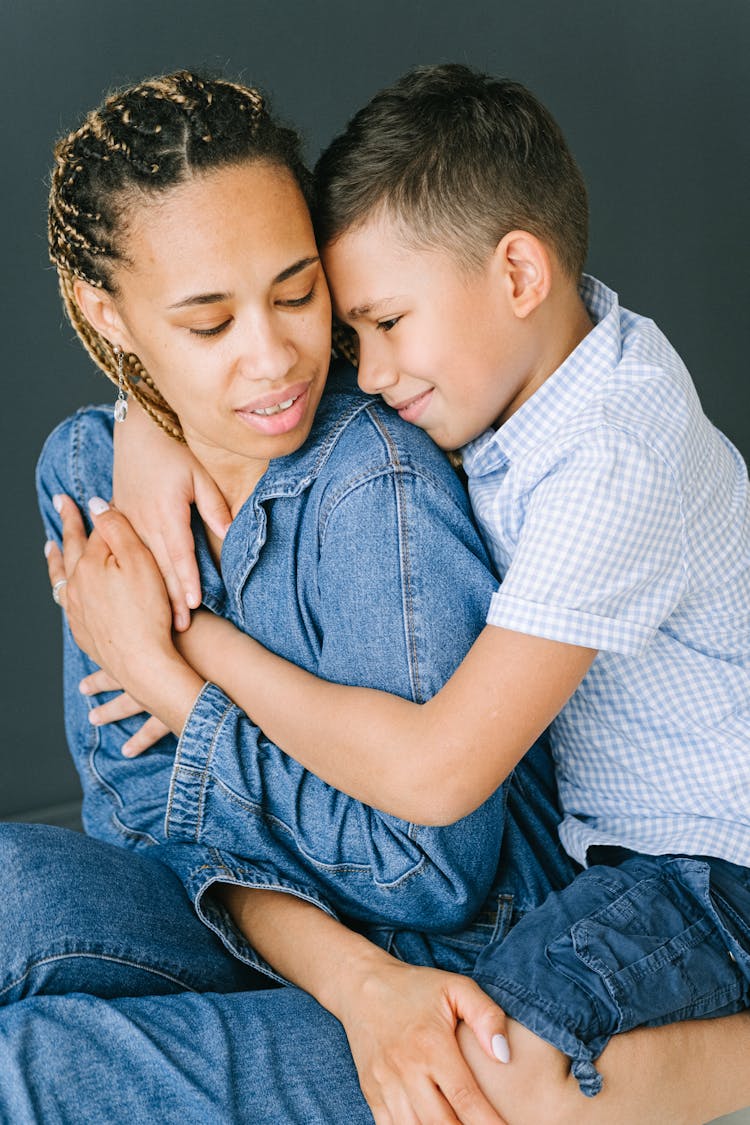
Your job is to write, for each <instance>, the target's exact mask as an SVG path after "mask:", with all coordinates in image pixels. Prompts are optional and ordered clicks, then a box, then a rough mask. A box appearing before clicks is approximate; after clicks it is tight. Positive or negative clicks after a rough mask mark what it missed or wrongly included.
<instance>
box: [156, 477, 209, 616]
mask: <svg viewBox="0 0 750 1125" xmlns="http://www.w3.org/2000/svg"><path fill="white" fill-rule="evenodd" d="M219 495H221V494H219ZM221 502H222V504H223V503H224V501H223V499H222V501H221ZM206 522H208V521H206ZM209 526H210V525H209ZM162 537H163V543H164V551H165V553H166V555H167V557H168V559H169V567H170V568H171V570H172V571H173V572H174V575H175V579H176V581H177V582H178V583H179V586H180V589H181V594H180V599H179V600H181V601H182V602H184V608H185V609H187V608H188V607H190V609H197V608H198V606H199V605H200V604H201V580H200V574H199V573H198V563H197V560H196V558H195V543H194V542H193V533H192V530H191V528H190V505H189V504H188V503H187V502H186V503H185V507H184V508H183V509H182V510H181V511H180V512H177V513H176V514H175V518H174V520H172V521H170V522H169V523H168V524H167V525H166V526H165V528H164V531H163V533H162ZM222 538H223V537H222ZM157 561H158V560H157ZM160 565H161V564H160ZM165 573H166V572H165ZM170 595H171V590H170ZM172 600H173V602H174V601H175V600H177V599H176V598H174V597H173V599H172ZM175 620H176V615H175ZM189 624H190V621H189V618H188V621H187V622H185V626H184V627H185V628H187V626H188V625H189ZM175 627H176V628H179V626H178V625H175Z"/></svg>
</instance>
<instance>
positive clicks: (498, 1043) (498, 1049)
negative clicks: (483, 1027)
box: [492, 1035, 510, 1063]
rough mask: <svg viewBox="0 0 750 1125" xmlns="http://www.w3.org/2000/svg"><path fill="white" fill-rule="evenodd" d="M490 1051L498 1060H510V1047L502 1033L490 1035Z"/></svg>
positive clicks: (504, 1061) (502, 1061)
mask: <svg viewBox="0 0 750 1125" xmlns="http://www.w3.org/2000/svg"><path fill="white" fill-rule="evenodd" d="M492 1053H493V1055H494V1056H495V1058H496V1059H497V1060H498V1062H501V1063H507V1062H510V1047H509V1046H508V1040H507V1039H506V1038H505V1036H504V1035H493V1036H492Z"/></svg>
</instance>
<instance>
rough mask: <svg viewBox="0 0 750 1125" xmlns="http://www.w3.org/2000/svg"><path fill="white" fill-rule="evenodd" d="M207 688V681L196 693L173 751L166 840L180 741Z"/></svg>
mask: <svg viewBox="0 0 750 1125" xmlns="http://www.w3.org/2000/svg"><path fill="white" fill-rule="evenodd" d="M208 686H209V684H208V681H207V682H206V683H205V684H204V685H203V687H202V688H201V690H200V691H199V692H198V695H197V696H196V698H195V700H194V702H193V706H192V707H191V708H190V711H189V712H188V717H187V719H186V720H185V725H184V726H183V728H182V731H181V733H180V737H179V738H178V739H177V747H176V749H175V755H174V763H173V764H172V776H171V777H170V779H169V793H168V794H167V808H166V811H165V813H164V835H165V836H166V837H167V838H169V821H170V817H171V813H172V806H173V804H174V791H175V782H176V779H177V774H178V772H179V771H180V770H181V768H182V766H181V760H182V749H183V741H182V739H183V735H184V733H185V731H186V730H187V728H188V726H189V725H190V721H191V719H192V718H193V715H194V714H195V709H196V707H197V706H198V703H199V701H200V700H201V699H202V697H203V693H204V692H205V691H206V689H207V688H208Z"/></svg>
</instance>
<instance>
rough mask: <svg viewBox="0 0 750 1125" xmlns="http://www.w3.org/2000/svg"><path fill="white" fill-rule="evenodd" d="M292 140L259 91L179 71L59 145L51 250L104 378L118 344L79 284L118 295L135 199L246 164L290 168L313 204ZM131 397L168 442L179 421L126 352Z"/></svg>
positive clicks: (106, 110)
mask: <svg viewBox="0 0 750 1125" xmlns="http://www.w3.org/2000/svg"><path fill="white" fill-rule="evenodd" d="M300 147H301V146H300V138H299V136H298V134H297V133H296V132H295V131H294V130H293V129H290V128H288V127H286V126H284V125H281V124H279V123H278V122H276V121H274V119H273V118H272V117H271V116H270V114H269V112H268V109H267V106H266V103H265V101H264V99H263V97H262V96H261V94H260V93H259V92H258V91H257V90H255V89H252V88H250V87H246V86H241V85H238V84H236V83H233V82H228V81H225V80H223V79H209V78H203V77H199V76H197V75H195V74H191V73H189V72H188V71H179V72H177V73H175V74H167V75H164V76H162V77H160V78H152V79H148V80H147V81H145V82H142V83H140V84H139V85H137V86H133V87H130V88H129V89H126V90H121V91H119V92H117V93H115V94H112V95H111V96H110V97H108V98H107V99H106V101H105V102H104V103H103V104H102V105H101V106H100V107H99V108H98V109H94V110H92V111H91V112H90V113H89V114H88V115H87V116H86V118H85V120H84V122H83V124H82V125H81V126H80V128H78V129H76V130H75V131H74V132H72V133H70V134H68V136H66V137H63V138H62V139H61V140H59V141H58V143H57V144H56V146H55V152H54V155H55V166H54V169H53V172H52V184H51V188H50V196H49V225H48V232H49V253H50V258H51V259H52V261H53V262H54V264H55V266H56V267H57V274H58V279H59V282H60V292H61V295H62V299H63V304H64V306H65V310H66V312H67V315H68V317H69V319H70V322H71V324H72V325H73V327H74V328H75V330H76V332H77V334H78V336H79V337H80V339H81V341H82V342H83V344H84V346H85V347H86V349H87V351H88V352H89V354H90V355H91V357H92V358H93V360H94V362H95V363H96V364H97V365H98V366H99V367H100V368H101V369H102V371H103V372H104V374H105V375H106V376H107V377H108V378H109V379H111V380H112V382H113V383H115V384H117V383H118V375H119V372H118V357H117V353H116V349H115V346H114V345H113V344H111V343H110V342H109V341H108V340H106V339H105V338H104V337H103V336H101V335H100V334H99V333H98V332H97V331H96V330H95V329H94V328H93V327H92V326H91V325H90V324H89V322H88V321H87V320H86V318H85V316H84V315H83V313H82V312H81V310H80V308H79V306H78V302H77V301H76V299H75V295H74V284H75V280H76V278H78V279H80V280H82V281H85V282H87V283H88V284H89V285H92V286H94V287H95V288H97V289H104V290H106V291H107V292H109V293H112V294H115V293H116V286H115V282H114V270H113V265H114V264H115V263H118V262H123V263H127V256H126V248H125V245H124V239H123V237H122V236H123V231H124V228H125V220H126V212H127V208H128V205H129V204H131V203H132V202H133V200H134V199H135V198H136V196H137V195H141V196H143V195H146V196H149V195H157V194H158V193H159V192H162V191H167V190H169V189H170V188H171V187H173V186H174V185H176V184H179V183H181V182H182V181H184V180H186V179H188V178H189V176H190V175H191V173H192V172H194V171H208V170H210V169H212V168H220V167H223V166H227V165H232V164H240V163H242V162H244V161H251V160H266V161H269V162H271V163H273V164H277V165H279V166H281V167H284V168H286V169H287V170H288V171H289V172H291V174H292V175H293V176H294V179H295V180H296V182H297V184H298V185H299V187H300V190H301V191H302V194H303V196H304V197H305V199H306V200H307V202H308V204H309V203H310V196H311V190H312V186H311V184H312V181H311V176H310V173H309V172H308V170H307V168H306V167H305V165H304V163H303V160H302V156H301V154H300ZM122 362H123V375H124V377H125V380H126V382H127V387H128V390H129V392H130V394H132V396H133V398H134V399H135V400H136V401H137V402H138V403H140V405H141V406H142V407H143V409H144V410H145V411H146V413H147V414H149V415H150V416H151V417H152V418H153V419H154V420H155V421H156V422H157V423H158V424H159V425H160V426H161V427H162V428H163V429H164V430H166V431H167V433H169V434H171V435H172V437H174V438H177V439H178V440H180V441H183V440H184V438H183V435H182V429H181V427H180V423H179V419H178V418H177V416H176V414H175V413H174V411H173V410H172V409H171V407H170V406H169V404H168V403H167V402H166V401H165V399H164V398H163V397H162V396H161V394H160V393H159V391H158V389H157V387H156V385H155V384H154V381H153V379H152V378H151V376H150V375H149V373H148V372H147V371H146V369H145V368H144V367H143V365H142V364H141V362H140V360H139V359H138V357H137V356H136V355H134V354H132V353H130V354H127V353H126V354H125V355H124V356H123V357H122Z"/></svg>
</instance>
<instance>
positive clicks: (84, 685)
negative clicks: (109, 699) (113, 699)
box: [78, 668, 122, 695]
mask: <svg viewBox="0 0 750 1125" xmlns="http://www.w3.org/2000/svg"><path fill="white" fill-rule="evenodd" d="M78 690H79V691H80V693H81V695H99V694H100V692H103V691H122V684H118V682H117V680H116V679H114V677H113V676H110V674H109V672H105V671H104V669H103V668H99V670H98V671H96V672H92V673H91V675H89V676H84V678H83V679H82V680H81V682H80V683H79V685H78Z"/></svg>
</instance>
